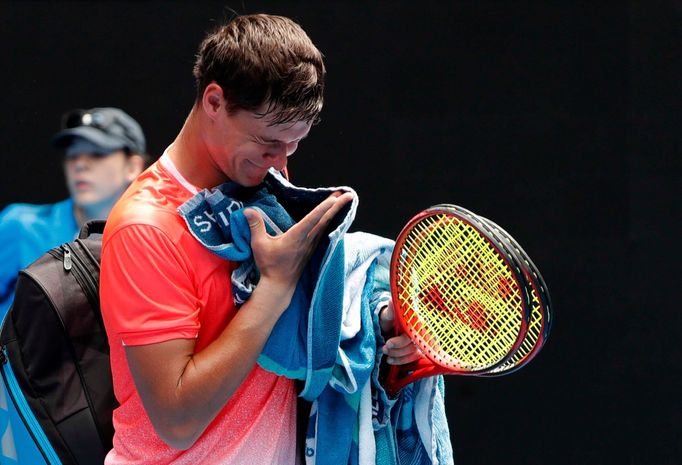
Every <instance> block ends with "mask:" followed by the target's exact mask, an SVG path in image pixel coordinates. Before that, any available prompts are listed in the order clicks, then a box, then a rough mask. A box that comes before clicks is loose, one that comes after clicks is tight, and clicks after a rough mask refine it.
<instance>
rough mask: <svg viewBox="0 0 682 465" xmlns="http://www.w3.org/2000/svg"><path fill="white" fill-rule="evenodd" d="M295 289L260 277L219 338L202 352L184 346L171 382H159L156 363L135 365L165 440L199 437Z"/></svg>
mask: <svg viewBox="0 0 682 465" xmlns="http://www.w3.org/2000/svg"><path fill="white" fill-rule="evenodd" d="M291 294H292V291H291V292H289V291H284V292H280V291H278V290H277V289H275V288H273V286H270V285H269V283H267V282H261V283H260V284H259V286H258V287H257V288H256V290H255V291H254V293H253V294H252V296H251V298H250V299H249V300H248V301H247V303H245V304H244V305H243V306H242V308H241V309H240V310H239V311H238V312H237V313H236V314H235V316H234V318H233V319H232V320H231V321H230V323H229V325H228V326H227V327H226V328H225V330H224V331H223V332H222V334H221V335H220V336H219V337H218V338H217V339H216V340H215V341H213V342H212V343H211V344H210V345H209V346H207V347H206V348H205V349H204V350H202V351H201V352H199V353H193V344H192V345H188V346H185V348H184V351H185V352H186V353H183V355H182V356H181V357H179V358H178V359H177V361H176V362H175V363H174V365H175V366H174V367H171V369H170V376H167V378H166V382H161V383H160V382H159V380H158V378H156V377H155V376H154V373H153V370H154V368H153V367H149V366H146V367H144V368H143V369H144V370H145V371H146V373H147V376H136V374H135V372H134V370H133V367H132V366H131V370H132V371H133V376H134V377H135V379H136V383H137V384H138V389H139V391H140V395H141V397H142V401H143V403H144V405H145V408H146V410H147V412H148V414H149V417H150V419H151V420H152V423H153V424H154V427H155V428H156V430H157V432H158V433H159V435H160V436H161V438H162V439H163V440H164V441H166V442H167V443H168V444H170V445H171V446H173V447H176V448H179V449H185V448H188V447H190V446H191V445H192V444H193V443H194V442H195V441H196V440H197V438H198V437H199V436H200V435H201V433H202V432H203V431H204V430H205V429H206V427H207V426H208V425H209V423H210V422H211V421H212V420H213V419H214V418H215V416H216V415H217V414H218V413H219V412H220V410H221V409H222V408H223V407H224V406H225V404H226V403H227V401H228V400H229V399H230V397H231V396H232V395H233V394H234V392H235V391H236V390H237V389H238V388H239V386H240V385H241V383H242V382H243V381H244V379H245V378H246V376H247V375H248V374H249V372H250V371H251V370H252V369H253V367H254V364H255V362H256V359H257V357H258V355H259V354H260V352H261V350H262V348H263V346H264V345H265V342H266V341H267V339H268V337H269V335H270V333H271V331H272V328H273V327H274V325H275V323H276V322H277V320H278V319H279V316H280V315H281V313H282V312H283V311H284V310H285V309H286V307H287V306H288V304H289V301H290V299H291ZM185 342H186V341H185ZM154 358H156V357H152V360H153V359H154ZM161 358H163V357H160V358H159V359H161ZM151 363H154V362H153V361H152V362H151ZM134 365H137V364H134ZM150 370H152V371H151V372H150ZM161 370H162V371H163V372H164V376H166V375H167V374H168V373H169V371H167V370H166V369H165V367H162V368H161ZM150 374H151V376H149V375H150ZM145 380H149V382H148V383H146V382H145Z"/></svg>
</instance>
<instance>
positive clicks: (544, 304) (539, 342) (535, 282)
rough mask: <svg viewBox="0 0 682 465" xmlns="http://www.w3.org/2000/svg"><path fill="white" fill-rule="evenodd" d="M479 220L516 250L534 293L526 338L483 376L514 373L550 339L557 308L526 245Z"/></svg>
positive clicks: (491, 224) (498, 228) (494, 224)
mask: <svg viewBox="0 0 682 465" xmlns="http://www.w3.org/2000/svg"><path fill="white" fill-rule="evenodd" d="M453 208H455V209H458V208H461V207H457V206H453ZM479 219H480V220H481V221H482V222H483V223H484V224H485V226H487V227H488V228H489V229H490V232H491V234H493V235H495V236H496V237H498V238H499V239H500V240H501V241H503V242H505V243H507V244H508V245H509V247H510V248H511V249H513V251H514V253H515V254H516V256H517V257H519V259H520V264H521V266H522V268H523V271H524V275H525V277H526V282H527V285H528V286H529V290H530V294H531V319H530V323H529V325H528V331H527V332H526V336H525V337H524V340H523V342H522V343H521V346H520V347H519V348H518V349H517V350H516V352H515V353H514V354H513V355H512V357H510V358H509V360H507V361H506V362H504V363H503V364H501V365H500V366H498V367H496V368H494V369H492V370H490V372H488V373H484V374H482V375H481V376H502V375H507V374H511V373H513V372H515V371H517V370H519V369H520V368H522V367H524V366H525V365H526V364H528V363H529V362H530V361H531V360H533V358H535V356H536V355H537V354H538V353H539V352H540V350H541V349H542V347H543V346H544V345H545V343H546V342H547V338H548V337H549V334H550V331H551V329H552V324H553V322H554V312H553V308H554V307H553V306H552V304H551V298H550V294H549V289H548V288H547V284H546V283H545V280H544V278H543V277H542V274H541V273H540V270H539V269H538V267H537V266H536V265H535V263H533V261H532V260H531V259H530V257H529V256H528V254H527V253H526V251H525V250H524V249H523V247H521V245H520V244H519V243H518V242H517V241H516V240H515V239H514V237H513V236H512V235H511V234H509V233H508V232H507V231H505V230H504V229H503V228H502V227H500V226H499V225H498V224H496V223H495V222H493V221H492V220H489V219H488V218H484V217H482V216H479Z"/></svg>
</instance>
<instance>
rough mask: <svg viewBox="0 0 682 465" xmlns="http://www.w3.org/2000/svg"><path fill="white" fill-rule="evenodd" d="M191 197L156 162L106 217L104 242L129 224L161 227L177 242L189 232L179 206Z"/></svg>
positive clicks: (153, 227)
mask: <svg viewBox="0 0 682 465" xmlns="http://www.w3.org/2000/svg"><path fill="white" fill-rule="evenodd" d="M191 196H192V194H191V193H189V192H187V191H186V190H185V189H184V188H183V187H182V186H181V185H179V184H178V183H177V182H176V181H175V179H173V178H172V177H171V176H169V175H168V173H167V172H166V171H165V170H164V169H163V168H162V167H161V166H160V164H158V163H155V164H153V165H152V166H151V167H150V168H149V169H147V171H145V172H144V173H143V174H142V175H140V177H138V178H137V179H136V180H135V181H134V182H133V184H131V186H130V187H129V188H128V190H127V191H126V192H125V194H123V196H122V197H121V199H120V200H119V201H118V202H117V203H116V205H115V206H114V208H113V210H112V211H111V214H110V215H109V218H108V220H107V225H106V229H105V232H104V241H105V242H106V241H107V238H108V237H111V236H113V235H114V234H116V233H117V232H118V231H120V230H121V229H124V228H126V227H129V226H145V227H151V228H152V229H158V230H160V231H162V232H163V233H164V234H165V235H167V236H168V237H169V238H170V239H171V241H175V240H176V239H177V238H178V237H179V236H180V235H182V234H184V233H185V232H187V229H186V226H185V224H184V220H183V219H182V218H181V217H180V215H179V214H178V212H177V208H178V207H179V206H180V205H181V204H183V203H184V202H185V201H186V200H187V199H189V198H190V197H191Z"/></svg>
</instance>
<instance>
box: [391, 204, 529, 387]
mask: <svg viewBox="0 0 682 465" xmlns="http://www.w3.org/2000/svg"><path fill="white" fill-rule="evenodd" d="M477 223H479V222H478V220H476V218H475V215H473V213H470V212H467V213H463V212H462V211H456V210H455V209H453V208H451V206H450V205H436V206H433V207H431V208H429V209H427V210H424V211H423V212H421V213H419V214H418V215H416V216H415V217H414V218H412V220H410V221H409V222H408V223H407V225H405V227H404V228H403V230H402V231H401V233H400V234H399V236H398V239H397V240H396V245H395V249H394V251H393V255H392V257H391V293H392V298H393V305H394V308H395V312H396V322H397V324H398V325H399V327H400V329H401V330H402V331H403V332H405V333H407V334H408V335H409V337H410V338H411V339H412V341H413V342H414V343H415V344H416V345H417V346H418V347H419V349H420V350H421V351H422V352H423V353H424V355H425V356H426V357H427V358H428V360H429V361H430V363H431V364H432V365H434V367H432V368H431V369H427V368H426V367H425V366H424V362H423V361H420V364H419V366H415V365H412V366H411V365H410V364H408V365H403V366H401V367H400V368H399V369H400V370H401V373H400V374H399V375H396V371H397V370H398V368H396V369H393V370H392V373H391V375H389V380H388V381H387V383H386V384H388V385H392V384H395V383H396V378H399V379H400V384H401V386H404V385H405V384H407V383H409V382H412V381H414V380H416V379H418V378H419V377H423V376H429V375H433V374H437V373H448V374H455V373H456V374H468V375H474V374H478V373H485V372H488V371H490V370H491V369H494V368H495V367H497V366H500V365H502V364H503V363H504V362H505V361H506V360H507V359H509V358H510V357H511V356H512V355H513V354H514V352H515V351H516V349H518V347H519V346H520V345H521V343H522V341H523V339H524V336H525V334H526V332H527V328H528V324H529V321H530V308H531V305H530V295H529V294H528V292H527V288H526V285H525V278H524V275H523V270H522V268H521V266H520V265H519V263H518V261H517V259H516V257H515V256H514V254H513V253H512V251H511V250H510V249H509V247H508V246H506V245H505V244H504V243H502V242H501V241H499V240H498V239H497V238H495V237H494V236H493V235H492V234H490V233H489V232H488V231H486V230H485V228H483V227H481V226H480V225H479V224H477ZM392 368H393V367H392ZM393 390H394V391H395V388H393Z"/></svg>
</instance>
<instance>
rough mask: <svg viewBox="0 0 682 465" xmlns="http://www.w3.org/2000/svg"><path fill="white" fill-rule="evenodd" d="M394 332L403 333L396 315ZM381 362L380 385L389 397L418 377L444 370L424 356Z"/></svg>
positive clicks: (436, 373) (440, 372) (432, 374)
mask: <svg viewBox="0 0 682 465" xmlns="http://www.w3.org/2000/svg"><path fill="white" fill-rule="evenodd" d="M394 333H395V335H396V336H398V335H400V334H402V333H403V328H402V325H401V324H400V321H399V319H398V316H397V315H395V320H394ZM383 363H384V364H385V365H384V366H383V367H381V368H382V369H381V372H383V374H382V376H381V379H382V385H383V386H384V389H385V390H386V393H387V394H388V395H389V397H396V396H397V395H398V393H399V392H400V390H401V389H402V388H404V387H405V386H407V385H408V384H410V383H412V382H414V381H417V380H418V379H421V378H426V377H427V376H434V375H438V374H442V373H443V372H444V371H445V370H443V369H442V368H441V367H439V366H437V365H436V364H434V363H433V362H432V361H430V360H429V359H427V358H426V357H422V358H419V359H417V360H415V361H414V362H410V363H406V364H405V365H389V364H388V363H387V362H386V361H385V360H384V361H383Z"/></svg>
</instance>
